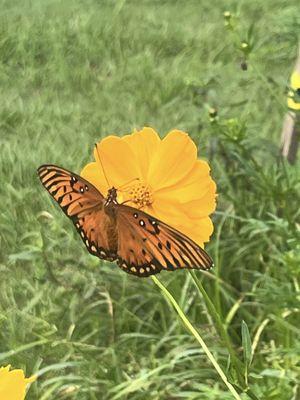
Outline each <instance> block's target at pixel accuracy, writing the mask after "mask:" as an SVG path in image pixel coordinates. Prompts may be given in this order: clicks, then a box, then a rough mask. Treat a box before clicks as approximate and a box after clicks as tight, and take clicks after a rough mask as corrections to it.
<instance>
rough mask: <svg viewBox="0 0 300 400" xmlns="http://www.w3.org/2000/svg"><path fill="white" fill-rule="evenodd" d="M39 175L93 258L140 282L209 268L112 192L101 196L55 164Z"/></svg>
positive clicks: (182, 240)
mask: <svg viewBox="0 0 300 400" xmlns="http://www.w3.org/2000/svg"><path fill="white" fill-rule="evenodd" d="M38 174H39V177H40V180H41V182H42V184H43V185H44V187H45V188H46V190H47V191H48V192H49V194H50V195H51V196H52V197H53V198H54V200H55V201H56V202H57V203H58V204H59V205H60V207H61V208H62V210H63V211H64V213H65V214H66V215H67V216H68V217H69V218H70V219H71V220H72V221H73V223H74V225H75V227H76V229H77V231H78V233H79V234H80V236H81V238H82V240H83V242H84V243H85V245H86V247H87V249H88V251H89V252H90V253H91V254H92V255H94V256H97V257H99V258H101V259H104V260H107V261H117V264H118V265H119V267H120V268H121V269H122V270H124V271H125V272H127V273H130V274H133V275H137V276H139V277H146V276H149V275H152V274H156V273H158V272H160V271H161V270H167V271H172V270H175V269H182V268H195V269H203V270H207V269H210V268H211V267H212V265H213V263H212V260H211V258H210V257H209V256H208V254H207V253H206V252H205V251H204V250H203V249H202V248H201V247H200V246H198V245H197V244H196V243H195V242H193V241H192V240H191V239H189V238H188V237H187V236H185V235H183V234H182V233H180V232H178V231H177V230H176V229H174V228H172V227H170V226H169V225H167V224H165V223H163V222H162V221H160V220H158V219H156V218H154V217H153V216H151V215H149V214H147V213H145V212H143V211H141V210H139V209H136V208H133V207H130V206H128V205H124V204H120V203H118V200H117V189H116V188H114V187H112V188H111V189H109V191H108V194H107V196H106V197H104V196H103V195H102V194H101V193H100V192H99V191H98V190H97V189H96V188H95V187H94V186H93V185H92V184H91V183H90V182H88V181H86V180H85V179H84V178H82V177H80V176H79V175H76V174H74V173H73V172H70V171H67V170H65V169H63V168H60V167H57V166H55V165H42V166H41V167H40V168H39V169H38Z"/></svg>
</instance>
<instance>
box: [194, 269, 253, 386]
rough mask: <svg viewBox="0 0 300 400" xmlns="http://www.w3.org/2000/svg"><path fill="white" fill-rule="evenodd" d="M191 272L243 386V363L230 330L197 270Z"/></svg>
mask: <svg viewBox="0 0 300 400" xmlns="http://www.w3.org/2000/svg"><path fill="white" fill-rule="evenodd" d="M189 273H190V274H191V276H192V278H193V281H194V283H195V285H196V287H197V288H198V290H199V292H200V293H201V295H202V296H203V299H204V302H205V304H206V307H207V309H208V311H209V313H210V315H211V316H212V318H213V320H214V322H215V328H216V331H217V333H218V334H219V336H220V338H221V339H222V340H223V342H224V345H225V346H226V347H227V350H228V353H229V354H230V360H231V362H232V364H233V365H234V368H235V372H236V374H237V377H238V381H239V384H240V385H241V386H245V382H244V379H243V374H242V373H241V371H242V363H241V362H240V360H239V359H238V358H237V356H236V354H235V350H234V348H233V346H232V343H231V340H230V337H229V335H228V332H227V330H226V329H225V327H224V325H223V323H222V321H221V318H220V315H219V314H218V312H217V310H216V308H215V306H214V304H213V302H212V301H211V300H210V298H209V296H208V294H207V293H206V290H205V289H204V287H203V286H202V283H201V282H200V280H199V279H198V278H197V276H196V274H195V271H189Z"/></svg>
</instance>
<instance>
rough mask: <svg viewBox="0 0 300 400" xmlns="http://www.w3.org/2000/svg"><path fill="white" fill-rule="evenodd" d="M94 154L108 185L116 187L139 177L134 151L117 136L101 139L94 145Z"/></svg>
mask: <svg viewBox="0 0 300 400" xmlns="http://www.w3.org/2000/svg"><path fill="white" fill-rule="evenodd" d="M94 156H95V159H96V162H97V164H98V165H99V168H101V165H103V168H104V171H105V175H106V176H107V179H108V182H109V185H110V187H111V186H115V187H117V188H118V187H120V186H122V185H126V184H127V183H129V182H130V181H132V180H134V179H136V178H140V177H141V176H140V172H139V169H138V166H137V160H136V157H135V154H134V152H133V151H132V149H131V147H130V145H129V144H128V143H127V142H126V141H125V140H122V139H121V138H119V137H118V136H108V137H106V138H105V139H103V140H101V141H100V142H99V143H98V145H97V148H96V147H95V150H94ZM99 156H100V159H99Z"/></svg>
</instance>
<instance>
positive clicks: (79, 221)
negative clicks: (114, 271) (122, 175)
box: [38, 165, 117, 261]
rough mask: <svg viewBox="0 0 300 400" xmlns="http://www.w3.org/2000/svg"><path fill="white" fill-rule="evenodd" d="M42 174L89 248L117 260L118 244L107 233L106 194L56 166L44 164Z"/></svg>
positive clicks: (48, 187) (108, 222)
mask: <svg viewBox="0 0 300 400" xmlns="http://www.w3.org/2000/svg"><path fill="white" fill-rule="evenodd" d="M38 174H39V178H40V180H41V182H42V184H43V185H44V187H45V188H46V189H47V191H48V192H49V194H50V195H51V196H52V197H53V198H54V200H55V201H56V202H57V203H58V204H59V205H60V207H61V208H62V210H63V211H64V213H65V214H66V215H67V216H68V217H69V218H70V219H71V220H72V221H73V223H74V225H75V227H76V229H77V231H78V233H79V234H80V236H81V238H82V240H83V242H84V244H85V245H86V247H87V249H88V251H89V252H90V253H91V254H93V255H95V256H98V257H99V258H104V259H107V260H109V261H112V260H114V259H115V258H116V251H115V250H116V248H117V245H116V243H115V244H114V241H113V240H112V239H114V238H113V237H108V235H107V230H109V229H110V230H111V227H110V223H111V221H110V219H109V218H108V216H107V215H106V214H105V213H104V211H103V207H104V197H103V196H102V194H101V193H100V192H99V191H98V190H97V189H96V188H95V187H94V186H93V185H92V184H91V183H90V182H88V181H86V180H85V179H83V178H82V177H80V176H79V175H76V174H74V173H73V172H70V171H68V170H65V169H63V168H60V167H57V166H55V165H42V166H41V167H40V168H39V169H38ZM111 236H113V235H111Z"/></svg>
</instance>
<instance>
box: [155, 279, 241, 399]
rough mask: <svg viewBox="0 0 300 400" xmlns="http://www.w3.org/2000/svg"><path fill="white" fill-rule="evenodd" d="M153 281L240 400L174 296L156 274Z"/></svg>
mask: <svg viewBox="0 0 300 400" xmlns="http://www.w3.org/2000/svg"><path fill="white" fill-rule="evenodd" d="M152 280H153V282H154V283H155V284H156V285H157V286H158V287H159V288H160V290H161V291H162V293H163V294H164V295H165V297H166V298H167V299H168V300H169V301H170V303H171V304H172V306H173V307H174V308H175V310H176V312H177V313H178V315H179V317H180V318H181V320H182V322H183V323H184V325H185V326H186V328H187V329H188V330H189V331H190V332H191V334H192V335H193V336H194V337H195V339H196V340H197V341H198V343H199V344H200V346H201V347H202V349H203V350H204V352H205V354H206V355H207V357H208V359H209V360H210V361H211V363H212V364H213V366H214V368H215V370H216V371H217V372H218V374H219V375H220V377H221V379H222V381H223V382H224V383H225V385H226V386H227V388H228V390H229V391H230V393H231V394H232V396H233V397H234V398H235V399H236V400H242V399H241V397H240V396H239V394H238V393H237V391H236V390H235V388H234V387H233V386H232V385H231V383H230V382H229V381H228V379H227V377H226V375H225V373H224V372H223V370H222V368H221V367H220V365H219V364H218V362H217V361H216V359H215V358H214V356H213V354H212V353H211V352H210V350H209V348H208V347H207V345H206V343H205V342H204V340H203V339H202V337H201V336H200V334H199V333H198V332H197V330H196V329H195V328H194V327H193V325H192V324H191V323H190V321H189V320H188V318H187V317H186V315H185V314H184V312H183V311H182V309H181V308H180V306H179V305H178V303H177V302H176V300H175V299H174V297H173V296H172V295H171V293H170V292H169V291H168V289H167V288H166V287H165V286H164V285H163V284H162V283H161V282H160V280H159V279H158V278H157V277H156V276H152Z"/></svg>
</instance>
